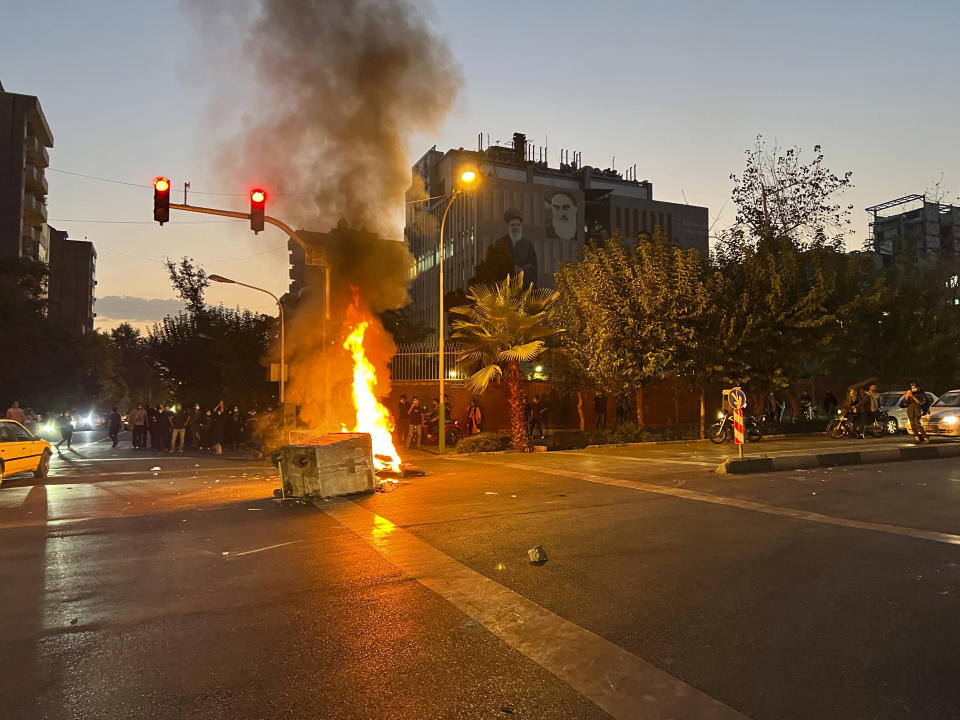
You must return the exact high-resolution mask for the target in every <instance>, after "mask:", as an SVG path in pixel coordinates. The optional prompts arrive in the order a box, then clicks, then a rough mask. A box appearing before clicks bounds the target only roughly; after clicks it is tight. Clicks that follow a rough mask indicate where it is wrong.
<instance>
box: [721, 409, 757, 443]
mask: <svg viewBox="0 0 960 720" xmlns="http://www.w3.org/2000/svg"><path fill="white" fill-rule="evenodd" d="M717 417H719V418H720V422H716V423H714V424H713V425H711V426H710V430H709V432H708V433H707V436H708V437H709V438H710V442H713V443H716V444H717V445H721V444H723V443H725V442H727V441H728V440H729V441H730V442H733V414H732V413H725V412H721V413H720V414H719V415H718V416H717ZM743 437H744V439H745V440H746V441H747V442H757V441H759V440H762V439H763V430H761V429H760V422H759V421H758V420H757V419H756V418H755V417H744V418H743Z"/></svg>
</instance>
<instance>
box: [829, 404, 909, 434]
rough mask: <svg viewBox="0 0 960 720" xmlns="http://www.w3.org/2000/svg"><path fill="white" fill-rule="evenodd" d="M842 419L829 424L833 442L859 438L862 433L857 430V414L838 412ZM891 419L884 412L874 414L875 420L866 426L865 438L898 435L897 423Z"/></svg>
mask: <svg viewBox="0 0 960 720" xmlns="http://www.w3.org/2000/svg"><path fill="white" fill-rule="evenodd" d="M837 413H838V414H839V415H840V417H836V418H834V419H833V420H831V421H830V422H829V423H827V436H828V437H830V438H832V439H833V440H842V439H843V438H858V437H860V432H859V431H858V430H857V422H856V417H857V414H856V413H855V412H854V411H853V410H847V411H846V412H844V411H843V410H837ZM890 420H891V418H890V416H889V415H887V413H886V412H885V411H883V410H879V411H877V412H876V413H874V414H873V420H872V421H871V422H870V423H869V424H864V426H863V434H864V437H865V436H867V435H870V436H871V437H881V436H883V435H892V434H894V433H896V431H897V428H896V424H895V423H896V421H894V422H893V423H891V422H890ZM891 428H892V429H891Z"/></svg>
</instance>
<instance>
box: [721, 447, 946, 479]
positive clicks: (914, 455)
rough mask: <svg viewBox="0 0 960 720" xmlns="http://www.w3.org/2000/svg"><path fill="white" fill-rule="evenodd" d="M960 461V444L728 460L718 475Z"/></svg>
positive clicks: (722, 464)
mask: <svg viewBox="0 0 960 720" xmlns="http://www.w3.org/2000/svg"><path fill="white" fill-rule="evenodd" d="M948 457H960V443H938V444H936V445H919V446H917V447H905V448H889V449H885V450H863V451H861V452H836V453H823V454H820V455H780V456H778V457H756V458H744V459H743V460H740V459H738V458H728V459H726V460H724V461H723V462H722V463H720V466H719V467H718V468H717V472H718V473H721V474H724V475H748V474H751V473H768V472H779V471H783V470H811V469H813V468H824V467H839V466H842V465H867V464H870V463H888V462H900V461H903V460H933V459H936V458H948Z"/></svg>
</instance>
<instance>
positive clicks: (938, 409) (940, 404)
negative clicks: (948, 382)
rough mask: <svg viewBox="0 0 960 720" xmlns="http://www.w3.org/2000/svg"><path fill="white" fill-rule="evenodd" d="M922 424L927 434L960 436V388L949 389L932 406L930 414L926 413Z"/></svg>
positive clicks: (921, 421)
mask: <svg viewBox="0 0 960 720" xmlns="http://www.w3.org/2000/svg"><path fill="white" fill-rule="evenodd" d="M920 424H922V425H923V429H924V430H926V431H927V435H943V436H945V437H960V390H948V391H947V392H945V393H944V394H943V395H942V396H941V397H940V399H939V400H937V401H936V402H935V403H933V405H931V406H930V414H929V415H924V416H923V417H922V418H921V420H920Z"/></svg>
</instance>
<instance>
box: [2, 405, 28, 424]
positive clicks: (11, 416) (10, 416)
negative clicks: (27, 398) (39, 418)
mask: <svg viewBox="0 0 960 720" xmlns="http://www.w3.org/2000/svg"><path fill="white" fill-rule="evenodd" d="M7 420H16V421H17V422H18V423H20V424H21V425H26V424H27V416H26V415H25V414H24V412H23V409H22V408H21V407H20V401H19V400H14V401H13V404H12V405H11V406H10V407H8V408H7Z"/></svg>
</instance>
